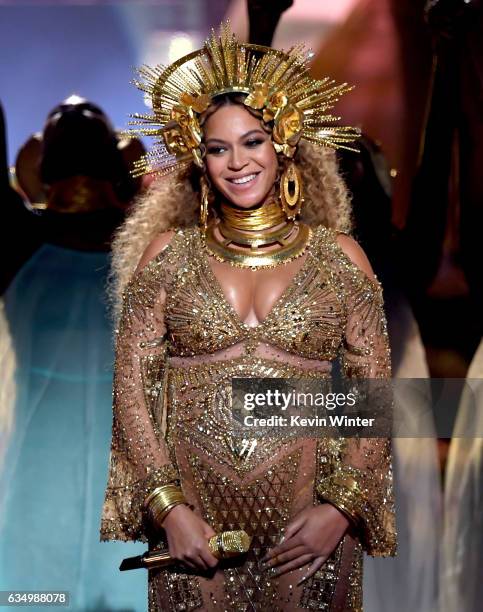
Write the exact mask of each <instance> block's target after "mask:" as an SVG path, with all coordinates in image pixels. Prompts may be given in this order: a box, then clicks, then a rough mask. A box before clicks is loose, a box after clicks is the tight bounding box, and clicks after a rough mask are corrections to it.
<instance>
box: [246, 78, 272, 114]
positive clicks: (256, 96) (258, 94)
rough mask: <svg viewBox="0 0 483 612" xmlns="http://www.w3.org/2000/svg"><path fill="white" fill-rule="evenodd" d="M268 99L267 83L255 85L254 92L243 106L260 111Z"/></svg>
mask: <svg viewBox="0 0 483 612" xmlns="http://www.w3.org/2000/svg"><path fill="white" fill-rule="evenodd" d="M267 97H268V85H267V84H266V83H255V85H254V86H253V91H252V92H251V93H249V94H248V96H247V97H246V98H245V101H244V102H243V104H245V106H249V107H250V108H254V109H255V110H260V109H261V108H263V107H264V106H265V105H266V104H267Z"/></svg>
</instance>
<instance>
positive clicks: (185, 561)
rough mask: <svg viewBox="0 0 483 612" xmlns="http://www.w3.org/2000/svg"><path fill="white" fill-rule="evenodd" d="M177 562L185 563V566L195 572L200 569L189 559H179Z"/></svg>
mask: <svg viewBox="0 0 483 612" xmlns="http://www.w3.org/2000/svg"><path fill="white" fill-rule="evenodd" d="M177 561H179V562H180V563H183V564H184V565H186V566H187V567H189V568H191V569H194V570H196V569H198V567H197V566H196V564H195V563H193V562H192V561H190V560H189V559H177Z"/></svg>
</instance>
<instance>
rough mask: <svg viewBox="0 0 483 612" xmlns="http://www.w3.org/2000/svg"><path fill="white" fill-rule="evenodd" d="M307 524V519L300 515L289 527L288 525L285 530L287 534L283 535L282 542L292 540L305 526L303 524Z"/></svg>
mask: <svg viewBox="0 0 483 612" xmlns="http://www.w3.org/2000/svg"><path fill="white" fill-rule="evenodd" d="M304 523H305V517H304V516H303V515H301V514H298V515H297V516H296V517H295V518H294V519H293V520H292V521H291V522H290V523H289V524H288V525H287V529H285V533H284V535H283V538H282V542H285V540H288V539H289V538H291V537H292V536H293V535H295V534H296V533H297V531H298V530H299V529H301V527H302V526H303V524H304Z"/></svg>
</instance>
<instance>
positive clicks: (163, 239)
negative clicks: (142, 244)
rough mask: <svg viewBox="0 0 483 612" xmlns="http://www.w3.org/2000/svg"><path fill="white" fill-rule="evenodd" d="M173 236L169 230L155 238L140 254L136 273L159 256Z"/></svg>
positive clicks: (173, 232) (172, 231)
mask: <svg viewBox="0 0 483 612" xmlns="http://www.w3.org/2000/svg"><path fill="white" fill-rule="evenodd" d="M174 234H175V230H172V229H171V230H168V231H166V232H162V233H161V234H158V235H157V236H155V237H154V238H153V239H152V240H151V242H150V243H149V245H148V246H147V248H146V250H145V251H144V253H143V254H142V256H141V259H140V260H139V263H138V265H137V268H136V272H139V270H142V269H143V268H144V267H145V266H146V265H147V264H148V263H149V262H150V261H151V260H152V259H154V258H155V257H156V255H159V253H160V252H161V251H162V250H163V249H165V248H166V247H167V246H168V244H169V243H170V242H171V239H172V237H173V236H174Z"/></svg>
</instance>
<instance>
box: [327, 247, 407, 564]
mask: <svg viewBox="0 0 483 612" xmlns="http://www.w3.org/2000/svg"><path fill="white" fill-rule="evenodd" d="M335 248H336V247H335ZM338 251H340V252H337V261H338V264H337V276H338V281H339V283H340V285H339V286H340V287H342V288H343V291H342V294H343V296H344V301H345V310H346V328H345V338H344V344H343V347H342V350H341V368H342V374H343V376H345V377H349V378H358V379H383V378H390V377H391V359H390V350H389V342H388V335H387V326H386V318H385V314H384V308H383V296H382V288H381V285H380V284H379V282H378V281H373V280H372V279H370V278H369V277H368V276H366V274H365V273H364V272H363V271H362V270H360V269H359V268H358V267H357V266H356V265H355V264H353V263H352V262H351V261H350V259H349V258H348V257H347V256H345V255H344V254H343V252H342V250H340V249H338ZM381 382H382V381H381ZM385 386H386V388H387V385H385ZM375 387H376V388H377V382H376V385H375ZM371 398H372V395H371ZM378 398H379V396H378V394H377V393H375V394H374V399H373V400H371V401H378ZM381 401H382V402H384V401H386V402H387V395H384V394H382V395H381ZM371 408H372V406H371ZM378 408H379V412H380V411H381V407H380V406H378ZM386 408H387V409H389V410H390V409H391V406H384V405H382V410H384V411H385V410H386ZM317 492H318V494H319V496H320V498H321V499H323V500H325V501H328V502H330V503H332V504H333V505H335V506H336V507H338V508H339V510H341V511H342V512H344V513H345V514H346V515H347V516H348V518H350V520H351V521H352V523H353V524H354V526H355V528H356V529H357V530H358V531H359V534H360V538H361V543H362V545H363V548H364V550H365V551H366V552H367V553H368V554H370V555H373V556H387V555H394V554H395V552H396V531H395V512H394V493H393V480H392V461H391V440H390V438H380V437H379V438H376V437H374V438H362V437H359V438H355V437H348V438H345V439H343V440H342V441H341V445H340V454H339V457H338V461H337V462H336V464H335V466H334V470H333V471H332V472H331V473H330V474H329V475H328V476H325V477H321V478H320V479H319V482H318V484H317Z"/></svg>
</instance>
